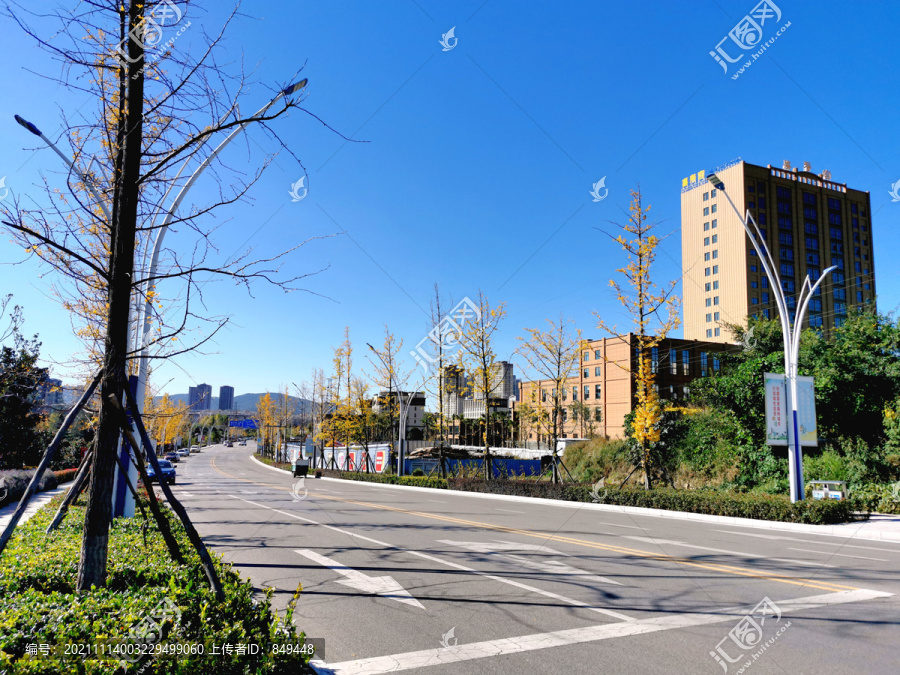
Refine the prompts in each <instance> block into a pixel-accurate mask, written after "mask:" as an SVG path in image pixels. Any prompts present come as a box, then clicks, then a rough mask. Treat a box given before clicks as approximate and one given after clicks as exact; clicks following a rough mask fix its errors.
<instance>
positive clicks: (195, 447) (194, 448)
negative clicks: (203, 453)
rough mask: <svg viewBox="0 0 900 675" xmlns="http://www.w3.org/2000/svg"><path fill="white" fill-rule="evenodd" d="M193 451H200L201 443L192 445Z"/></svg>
mask: <svg viewBox="0 0 900 675" xmlns="http://www.w3.org/2000/svg"><path fill="white" fill-rule="evenodd" d="M191 452H200V446H199V445H192V446H191Z"/></svg>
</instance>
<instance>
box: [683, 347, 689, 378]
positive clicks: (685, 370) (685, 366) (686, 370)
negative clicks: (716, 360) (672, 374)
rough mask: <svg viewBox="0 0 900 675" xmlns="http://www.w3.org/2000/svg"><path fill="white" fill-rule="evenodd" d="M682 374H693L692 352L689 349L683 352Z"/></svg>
mask: <svg viewBox="0 0 900 675" xmlns="http://www.w3.org/2000/svg"><path fill="white" fill-rule="evenodd" d="M681 374H682V375H690V374H691V353H690V352H689V351H688V350H687V349H685V350H682V352H681Z"/></svg>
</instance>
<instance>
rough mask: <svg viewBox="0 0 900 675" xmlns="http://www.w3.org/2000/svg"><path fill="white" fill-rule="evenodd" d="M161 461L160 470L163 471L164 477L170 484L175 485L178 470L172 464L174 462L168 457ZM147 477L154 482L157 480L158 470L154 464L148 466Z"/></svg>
mask: <svg viewBox="0 0 900 675" xmlns="http://www.w3.org/2000/svg"><path fill="white" fill-rule="evenodd" d="M158 461H159V470H160V472H162V478H163V480H164V481H166V482H167V483H168V484H169V485H175V478H176V475H177V474H176V471H175V467H174V466H172V462H170V461H169V460H167V459H160V460H158ZM147 479H148V480H149V481H150V482H151V483H152V482H153V481H155V480H156V471H155V470H154V469H153V467H152V466H148V467H147Z"/></svg>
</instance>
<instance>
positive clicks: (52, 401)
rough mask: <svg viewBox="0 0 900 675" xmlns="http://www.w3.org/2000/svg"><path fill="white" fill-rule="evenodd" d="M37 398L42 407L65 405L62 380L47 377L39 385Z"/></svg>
mask: <svg viewBox="0 0 900 675" xmlns="http://www.w3.org/2000/svg"><path fill="white" fill-rule="evenodd" d="M38 396H39V397H40V399H41V404H42V405H44V406H53V405H56V406H60V405H63V404H64V403H65V400H64V397H63V386H62V380H56V379H54V378H52V377H48V378H47V379H46V380H44V382H43V383H42V384H41V385H40V387H39V389H38Z"/></svg>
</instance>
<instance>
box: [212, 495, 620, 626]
mask: <svg viewBox="0 0 900 675" xmlns="http://www.w3.org/2000/svg"><path fill="white" fill-rule="evenodd" d="M228 496H229V497H231V498H233V499H239V500H240V501H242V502H247V503H248V504H253V506H259V507H260V508H263V509H269V510H270V511H274V512H275V513H280V514H281V515H283V516H287V517H289V518H296V519H297V520H302V521H303V522H305V523H310V524H311V525H319V526H320V527H324V528H327V529H329V530H334V531H335V532H340V533H341V534H346V535H348V536H350V537H355V538H357V539H362V540H363V541H368V542H371V543H373V544H378V545H379V546H384V547H385V548H390V549H394V550H395V551H401V552H403V553H409V554H410V555H414V556H418V557H419V558H424V559H426V560H431V561H432V562H436V563H440V564H441V565H446V566H447V567H453V568H456V569H458V570H462V571H464V572H470V573H471V574H476V575H478V576H482V577H485V578H487V579H493V580H494V581H499V582H500V583H503V584H508V585H510V586H515V587H516V588H521V589H522V590H525V591H529V592H531V593H537V594H538V595H543V596H545V597H547V598H553V599H554V600H559V601H561V602H565V603H566V604H568V605H573V606H575V607H581V608H583V609H587V610H590V611H592V612H597V613H598V614H606V615H607V616H611V617H614V618H616V619H620V620H621V621H634V620H635V619H633V618H632V617H630V616H627V615H625V614H620V613H619V612H614V611H613V610H611V609H605V608H603V607H594V606H592V605H589V604H587V603H586V602H581V601H580V600H575V599H573V598H567V597H565V596H564V595H558V594H557V593H552V592H550V591H545V590H543V589H540V588H535V587H534V586H529V585H528V584H523V583H521V582H519V581H513V580H512V579H506V578H504V577H498V576H496V575H494V574H488V573H487V572H481V571H479V570H476V569H473V568H472V567H466V566H465V565H460V564H458V563H454V562H450V561H449V560H442V559H441V558H437V557H435V556H432V555H428V554H427V553H420V552H419V551H410V550H409V549H405V548H400V547H399V546H395V545H393V544H388V543H386V542H383V541H378V540H377V539H372V538H371V537H366V536H364V535H361V534H356V533H355V532H350V531H349V530H343V529H341V528H339V527H334V526H333V525H325V524H324V523H320V522H317V521H315V520H310V519H309V518H304V517H303V516H298V515H296V514H293V513H288V512H287V511H282V510H281V509H276V508H274V507H271V506H266V505H265V504H260V503H258V502H251V501H250V500H249V499H244V498H243V497H238V496H236V495H228Z"/></svg>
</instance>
